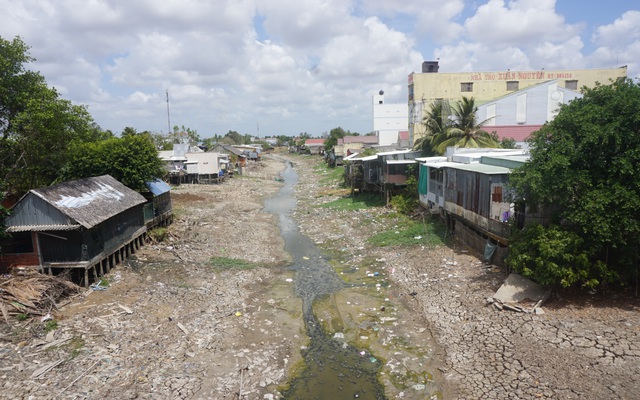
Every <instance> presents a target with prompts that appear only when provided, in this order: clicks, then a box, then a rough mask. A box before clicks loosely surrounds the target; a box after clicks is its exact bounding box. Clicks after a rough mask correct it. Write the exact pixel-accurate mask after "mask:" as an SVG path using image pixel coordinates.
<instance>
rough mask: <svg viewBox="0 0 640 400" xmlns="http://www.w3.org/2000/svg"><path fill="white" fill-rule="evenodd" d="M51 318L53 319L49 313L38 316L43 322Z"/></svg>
mask: <svg viewBox="0 0 640 400" xmlns="http://www.w3.org/2000/svg"><path fill="white" fill-rule="evenodd" d="M52 319H53V317H52V316H51V314H47V315H45V316H43V317H42V318H40V321H41V322H45V321H50V320H52Z"/></svg>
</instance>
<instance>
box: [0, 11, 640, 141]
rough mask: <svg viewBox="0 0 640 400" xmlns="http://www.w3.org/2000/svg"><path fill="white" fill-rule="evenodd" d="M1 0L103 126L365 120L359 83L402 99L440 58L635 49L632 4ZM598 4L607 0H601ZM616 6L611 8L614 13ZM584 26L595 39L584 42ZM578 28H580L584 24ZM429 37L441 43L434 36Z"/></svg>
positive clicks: (585, 59)
mask: <svg viewBox="0 0 640 400" xmlns="http://www.w3.org/2000/svg"><path fill="white" fill-rule="evenodd" d="M475 4H476V3H474V2H472V0H450V1H438V0H405V1H403V2H390V1H387V0H366V1H362V0H216V1H203V0H164V1H161V2H158V1H155V0H136V1H129V0H65V1H54V0H23V1H15V0H0V9H2V10H5V12H3V13H0V36H2V37H3V38H5V39H11V38H13V37H14V36H16V35H20V36H21V37H22V38H23V39H24V41H25V42H26V43H27V44H28V45H29V46H31V47H32V49H31V54H32V55H33V56H35V57H36V58H37V62H36V63H35V64H34V65H33V68H34V69H36V70H39V71H40V72H41V73H42V74H43V76H44V77H45V78H46V79H47V82H48V83H49V84H50V85H51V86H55V87H56V88H57V89H58V90H59V91H60V92H61V94H62V95H63V97H65V98H68V99H70V100H72V101H74V102H76V103H82V104H88V105H89V111H90V112H91V113H92V115H93V116H94V117H95V119H96V122H97V123H98V124H100V125H101V126H102V127H103V128H105V129H112V130H114V131H118V132H119V131H121V130H122V129H123V128H124V127H126V126H132V127H135V128H136V129H138V130H140V131H141V130H156V131H166V129H167V114H166V90H168V91H169V93H170V102H171V104H170V105H171V120H172V124H175V125H185V126H188V127H190V128H192V129H196V130H198V132H199V133H200V134H201V136H204V137H206V136H209V135H213V134H214V133H220V134H224V133H225V132H227V131H228V130H237V131H239V132H243V133H254V132H255V131H256V130H257V125H258V124H259V125H260V133H261V134H269V133H278V134H280V133H283V134H296V133H299V132H301V131H307V132H309V133H311V134H314V135H315V134H320V133H321V132H323V131H328V130H330V129H332V128H334V127H335V126H342V127H343V128H345V129H350V130H354V131H359V132H361V133H366V132H368V130H369V129H371V116H370V114H371V105H370V102H371V96H372V95H373V94H374V93H376V92H377V91H378V90H380V89H383V90H384V91H385V97H386V100H387V102H405V101H406V99H407V93H406V91H407V75H408V74H409V73H410V72H411V71H420V65H421V63H422V61H423V60H425V59H426V60H431V59H435V58H440V65H441V68H440V71H441V72H448V71H472V70H496V69H499V70H503V69H508V68H510V69H538V68H590V67H602V66H612V65H613V64H614V62H615V60H616V59H620V63H627V64H629V66H630V73H632V72H631V71H636V72H637V69H638V65H637V64H634V60H637V59H638V58H639V56H640V49H639V48H640V34H639V33H638V30H639V29H640V28H639V27H640V17H639V12H638V11H629V12H627V13H625V14H624V15H622V16H620V15H615V16H614V17H613V18H611V24H609V25H603V26H600V27H598V28H597V29H596V30H595V31H593V32H585V26H586V25H585V23H578V24H572V23H568V22H567V21H566V20H565V19H564V17H563V16H562V15H560V14H559V13H558V12H557V10H556V2H555V1H554V0H512V1H509V2H506V1H501V0H489V1H485V0H481V1H479V2H478V6H477V7H475ZM603 7H606V4H605V5H604V6H603ZM616 18H617V19H616ZM584 35H592V38H591V40H592V41H593V43H595V44H596V46H598V49H597V50H596V51H595V52H594V53H593V54H585V53H584V51H585V50H584V46H583V43H584V40H585V38H584ZM587 40H588V37H587ZM435 46H441V47H439V48H436V47H435ZM421 52H423V53H422V54H421Z"/></svg>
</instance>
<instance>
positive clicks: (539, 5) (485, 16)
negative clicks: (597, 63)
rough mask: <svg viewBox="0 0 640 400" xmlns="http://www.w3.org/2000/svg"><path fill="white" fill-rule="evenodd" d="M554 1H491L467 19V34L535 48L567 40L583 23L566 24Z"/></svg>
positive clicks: (475, 38)
mask: <svg viewBox="0 0 640 400" xmlns="http://www.w3.org/2000/svg"><path fill="white" fill-rule="evenodd" d="M555 3H556V2H555V0H514V1H509V2H508V3H506V4H505V1H504V0H490V1H489V2H488V3H487V4H484V5H482V6H480V7H478V10H477V12H476V14H475V15H474V16H472V17H470V18H469V19H467V20H466V21H465V24H464V26H465V29H466V32H467V37H468V38H469V39H470V40H473V41H475V42H480V43H484V44H486V45H487V46H491V47H496V48H497V47H509V46H516V47H521V48H522V47H525V48H528V47H532V46H536V45H537V44H538V43H540V42H545V41H552V42H564V41H566V40H569V39H571V38H573V37H575V36H576V35H577V34H578V33H579V32H580V30H581V29H582V28H581V26H580V25H570V24H567V23H566V22H565V20H564V18H563V17H562V16H561V15H558V14H557V13H556V10H555Z"/></svg>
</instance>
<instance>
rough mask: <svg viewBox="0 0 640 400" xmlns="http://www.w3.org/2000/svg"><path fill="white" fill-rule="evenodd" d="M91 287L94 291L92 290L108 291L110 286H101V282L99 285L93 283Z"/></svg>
mask: <svg viewBox="0 0 640 400" xmlns="http://www.w3.org/2000/svg"><path fill="white" fill-rule="evenodd" d="M90 287H91V289H92V290H96V291H100V290H107V289H109V287H108V286H102V285H101V284H100V282H98V283H92V284H91V286H90Z"/></svg>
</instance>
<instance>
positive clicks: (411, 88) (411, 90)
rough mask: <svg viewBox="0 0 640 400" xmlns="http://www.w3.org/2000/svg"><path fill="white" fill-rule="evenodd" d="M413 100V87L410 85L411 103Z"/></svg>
mask: <svg viewBox="0 0 640 400" xmlns="http://www.w3.org/2000/svg"><path fill="white" fill-rule="evenodd" d="M411 100H413V85H409V101H411Z"/></svg>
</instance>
